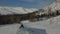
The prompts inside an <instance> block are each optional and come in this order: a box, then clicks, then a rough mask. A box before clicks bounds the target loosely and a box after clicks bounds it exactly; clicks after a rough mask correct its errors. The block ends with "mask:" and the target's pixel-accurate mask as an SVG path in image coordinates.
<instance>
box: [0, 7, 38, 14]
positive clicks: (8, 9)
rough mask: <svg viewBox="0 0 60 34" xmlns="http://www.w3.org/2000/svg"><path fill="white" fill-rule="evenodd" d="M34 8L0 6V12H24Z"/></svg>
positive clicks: (31, 10)
mask: <svg viewBox="0 0 60 34" xmlns="http://www.w3.org/2000/svg"><path fill="white" fill-rule="evenodd" d="M36 10H38V9H36V8H23V7H0V14H2V15H7V14H26V13H31V12H33V11H36Z"/></svg>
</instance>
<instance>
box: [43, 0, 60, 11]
mask: <svg viewBox="0 0 60 34" xmlns="http://www.w3.org/2000/svg"><path fill="white" fill-rule="evenodd" d="M50 8H51V10H52V11H55V10H60V0H55V1H54V2H52V3H51V4H49V5H48V6H46V7H44V8H43V9H45V10H49V9H50Z"/></svg>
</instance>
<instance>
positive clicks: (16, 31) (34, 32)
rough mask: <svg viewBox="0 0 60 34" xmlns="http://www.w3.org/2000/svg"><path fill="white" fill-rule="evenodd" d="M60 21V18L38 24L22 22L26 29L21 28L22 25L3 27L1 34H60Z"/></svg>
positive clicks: (1, 27) (38, 22)
mask: <svg viewBox="0 0 60 34" xmlns="http://www.w3.org/2000/svg"><path fill="white" fill-rule="evenodd" d="M59 20H60V16H57V17H53V18H50V19H48V20H43V21H36V22H29V21H28V20H27V21H22V22H21V23H23V25H24V28H19V27H20V24H10V25H3V26H0V34H60V21H59Z"/></svg>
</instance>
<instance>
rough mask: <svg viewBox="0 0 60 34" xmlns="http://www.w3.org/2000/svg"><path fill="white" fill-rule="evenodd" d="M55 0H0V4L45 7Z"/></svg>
mask: <svg viewBox="0 0 60 34" xmlns="http://www.w3.org/2000/svg"><path fill="white" fill-rule="evenodd" d="M53 1H54V0H0V6H8V7H24V8H38V9H40V8H43V7H45V6H47V5H48V4H50V3H51V2H53Z"/></svg>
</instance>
